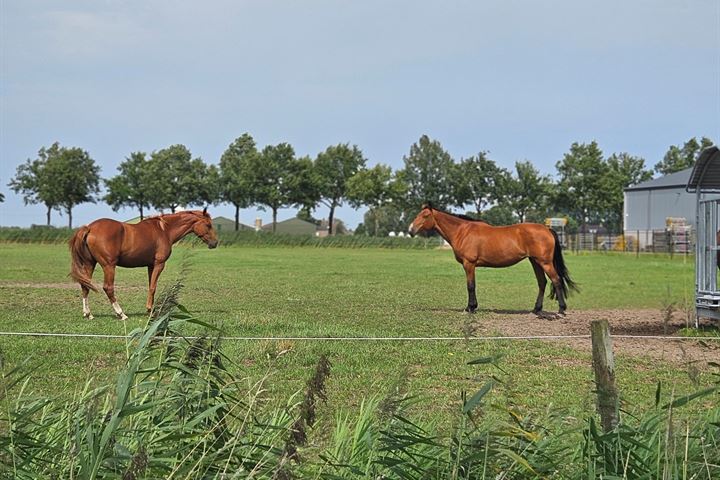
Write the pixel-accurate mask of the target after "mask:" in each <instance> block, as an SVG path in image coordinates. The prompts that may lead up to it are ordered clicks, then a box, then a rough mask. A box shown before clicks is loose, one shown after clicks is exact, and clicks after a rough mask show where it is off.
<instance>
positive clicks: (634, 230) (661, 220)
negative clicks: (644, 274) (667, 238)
mask: <svg viewBox="0 0 720 480" xmlns="http://www.w3.org/2000/svg"><path fill="white" fill-rule="evenodd" d="M692 171H693V169H692V168H688V169H685V170H681V171H679V172H676V173H671V174H670V175H665V176H664V177H660V178H654V179H652V180H648V181H647V182H643V183H639V184H637V185H633V186H632V187H628V188H626V189H625V191H624V197H625V201H624V212H623V214H624V215H623V216H624V222H623V230H624V232H623V233H624V234H625V236H626V237H630V238H635V239H637V240H639V242H640V248H642V249H645V248H649V247H650V246H652V245H653V243H654V242H656V241H657V240H658V238H659V237H662V235H660V236H659V235H658V233H662V232H665V231H666V230H667V228H668V219H671V218H672V219H681V218H684V219H685V221H686V222H685V223H686V224H687V225H689V226H690V227H693V229H694V225H695V196H694V195H691V194H690V193H688V192H687V191H686V190H685V187H686V186H687V184H688V180H689V179H690V175H691V173H692ZM663 238H664V237H663Z"/></svg>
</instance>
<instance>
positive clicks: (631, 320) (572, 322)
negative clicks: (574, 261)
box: [472, 310, 720, 367]
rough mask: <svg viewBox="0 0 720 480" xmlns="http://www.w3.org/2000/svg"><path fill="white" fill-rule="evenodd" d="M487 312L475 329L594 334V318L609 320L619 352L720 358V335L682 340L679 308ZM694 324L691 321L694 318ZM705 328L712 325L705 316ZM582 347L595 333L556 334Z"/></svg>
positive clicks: (701, 362) (685, 359)
mask: <svg viewBox="0 0 720 480" xmlns="http://www.w3.org/2000/svg"><path fill="white" fill-rule="evenodd" d="M485 313H488V315H483V317H482V318H481V319H480V318H478V319H477V320H474V321H473V323H472V327H473V334H474V335H476V336H479V335H488V334H500V335H508V336H523V335H589V334H590V322H592V321H593V320H607V321H608V322H609V323H610V333H611V335H614V337H613V349H614V351H615V352H616V353H617V354H619V355H623V354H625V355H633V356H645V357H649V358H652V359H658V360H666V361H670V362H673V363H689V362H693V363H697V365H698V367H701V366H707V362H710V361H713V362H718V363H720V339H718V340H707V341H702V340H681V338H684V337H680V336H679V335H678V334H677V332H678V331H679V330H680V329H682V328H685V327H686V326H687V323H688V321H687V318H686V316H685V314H684V312H675V313H674V314H673V315H672V317H671V318H670V319H669V321H667V322H666V321H665V320H664V316H665V315H664V313H663V312H661V311H660V310H580V311H568V312H567V315H565V316H560V315H557V314H554V313H549V312H544V313H542V314H541V315H540V316H538V315H535V314H533V313H531V312H527V311H513V310H491V311H486V312H485ZM691 325H692V322H691ZM700 325H701V328H703V327H705V328H708V327H710V326H711V322H710V321H705V320H703V321H702V322H701V324H700ZM617 335H632V336H637V337H642V336H657V335H660V336H672V337H677V338H678V340H666V339H652V338H622V337H617ZM556 341H558V342H561V343H563V344H565V345H568V346H571V347H573V348H576V349H579V350H585V351H588V352H590V351H591V346H590V339H589V338H579V339H567V340H556Z"/></svg>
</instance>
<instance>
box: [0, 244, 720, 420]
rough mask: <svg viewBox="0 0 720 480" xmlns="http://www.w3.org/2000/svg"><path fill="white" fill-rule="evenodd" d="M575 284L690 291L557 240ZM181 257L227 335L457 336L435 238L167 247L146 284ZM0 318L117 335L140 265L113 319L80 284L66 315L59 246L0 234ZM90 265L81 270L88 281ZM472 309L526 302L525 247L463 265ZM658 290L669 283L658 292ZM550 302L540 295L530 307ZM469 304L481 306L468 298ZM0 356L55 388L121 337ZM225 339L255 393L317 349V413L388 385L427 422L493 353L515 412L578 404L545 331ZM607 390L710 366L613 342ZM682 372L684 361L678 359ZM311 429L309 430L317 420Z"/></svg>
mask: <svg viewBox="0 0 720 480" xmlns="http://www.w3.org/2000/svg"><path fill="white" fill-rule="evenodd" d="M566 261H567V264H568V266H569V269H570V272H571V275H572V276H573V279H575V280H576V281H577V282H578V283H579V284H580V285H581V287H582V292H581V293H580V294H578V295H574V296H572V297H570V299H569V302H568V304H569V308H570V310H572V309H634V308H649V309H658V310H659V309H661V308H662V307H663V305H665V304H667V303H668V301H675V302H678V304H682V303H683V302H687V301H689V300H690V299H691V298H692V292H693V282H694V276H693V265H692V260H691V259H688V260H687V261H685V260H684V259H683V258H681V257H680V258H675V259H672V260H671V259H669V258H667V257H665V256H657V257H655V256H641V257H640V258H636V257H634V256H627V255H615V254H604V255H603V254H580V255H572V254H567V258H566ZM182 264H187V265H189V272H188V273H187V275H186V278H185V281H184V283H185V287H184V289H183V293H182V298H181V300H182V303H183V304H184V305H185V306H186V307H187V308H188V309H189V310H190V311H191V312H192V313H193V314H195V315H196V316H197V317H198V318H199V319H200V320H203V321H205V322H209V323H213V324H216V325H219V326H221V327H222V328H223V331H224V333H226V334H227V335H242V336H313V337H317V336H335V337H337V336H463V331H464V327H465V326H466V325H467V322H468V318H469V316H468V315H466V314H463V313H461V312H460V310H461V309H462V308H463V307H464V305H465V303H466V291H465V279H464V274H463V272H462V268H461V267H460V266H459V265H458V264H457V263H456V262H455V260H454V259H453V257H452V253H451V252H449V251H445V250H383V249H370V248H369V249H324V248H307V247H305V248H282V247H267V248H248V247H227V248H218V249H217V250H212V251H211V250H207V249H202V248H190V247H187V246H181V247H178V248H176V249H175V251H174V253H173V257H172V258H171V260H170V262H169V265H168V267H167V268H166V270H165V272H164V273H163V275H162V277H161V279H160V284H161V287H162V285H168V284H170V283H172V281H173V280H174V279H176V278H178V276H179V275H180V270H181V265H182ZM0 265H2V268H1V269H0V330H2V331H5V332H8V331H11V332H21V331H25V332H28V331H29V332H76V333H108V334H125V333H127V332H128V331H130V330H132V329H133V328H135V327H137V326H140V325H144V324H145V322H146V315H145V312H144V304H145V295H146V272H145V270H144V269H119V270H118V275H117V291H118V298H119V301H120V303H121V305H122V306H123V308H124V309H125V311H126V312H127V313H128V314H129V316H130V319H129V320H128V321H127V322H126V323H123V322H120V321H118V320H117V319H116V318H115V316H114V315H113V314H112V310H111V308H110V306H109V304H108V302H107V300H106V299H105V298H104V295H102V296H101V295H98V294H91V297H90V298H91V308H92V310H93V314H94V315H95V319H94V320H93V321H87V320H84V319H83V318H82V314H81V302H80V291H79V288H78V287H77V286H74V287H73V286H71V285H70V281H69V278H68V277H67V272H68V270H69V256H68V252H67V250H66V247H65V246H64V245H31V244H27V245H26V244H23V245H20V244H3V245H2V247H1V248H0ZM101 278H102V275H101V272H100V271H97V272H96V276H95V283H96V284H97V285H100V284H101ZM477 283H478V298H479V301H480V307H481V311H480V313H478V314H477V316H476V317H474V318H473V321H482V318H483V316H484V315H487V311H486V310H487V309H501V310H502V309H506V310H515V309H520V310H528V309H530V308H531V307H532V305H533V302H534V299H535V296H536V285H535V280H534V275H533V273H532V269H531V267H530V265H529V264H528V263H527V262H523V263H521V264H519V265H517V266H515V267H511V268H507V269H499V270H489V269H487V270H486V269H483V270H479V271H478V281H477ZM668 292H669V294H670V298H669V299H668ZM556 308H557V304H556V303H555V302H553V301H550V300H546V309H553V310H554V309H556ZM482 309H485V310H482ZM0 349H2V354H3V357H4V358H5V361H6V362H7V363H8V364H10V365H12V364H16V363H17V362H20V361H22V360H23V359H25V358H26V357H32V359H33V361H34V362H36V363H37V367H36V370H35V373H34V375H33V378H32V380H31V382H30V384H29V388H30V389H32V390H35V391H45V392H48V391H49V392H51V393H53V394H58V395H61V396H62V395H69V394H71V393H72V392H73V391H75V390H77V389H78V388H80V386H81V385H82V384H83V383H84V382H85V380H86V379H87V378H89V377H98V378H102V379H107V378H110V376H112V375H113V374H114V373H115V372H116V371H117V370H118V369H119V368H120V367H121V366H122V365H123V362H124V361H125V354H126V346H125V343H124V342H123V341H122V340H100V339H69V338H27V337H0ZM224 351H225V353H226V354H227V355H228V356H229V357H230V358H231V359H233V360H235V362H236V364H237V367H236V368H238V369H240V370H241V371H242V372H243V374H245V375H246V376H247V377H248V378H250V379H256V378H259V377H261V376H263V375H264V374H266V373H267V372H270V379H269V381H268V383H267V388H268V393H267V397H268V398H269V399H272V401H275V400H277V401H278V402H279V403H283V402H284V399H286V398H287V397H288V396H289V395H290V394H292V393H293V392H295V391H298V390H300V389H302V387H303V385H304V383H305V381H306V379H307V378H308V377H309V376H310V374H311V372H312V370H313V368H314V365H315V362H316V361H317V359H318V357H319V355H320V354H321V353H326V354H327V355H328V356H329V357H330V360H331V362H332V364H333V368H332V374H331V377H330V379H329V383H328V401H327V404H326V405H325V406H324V407H323V408H322V411H321V412H320V421H321V422H324V424H326V425H329V424H331V423H332V421H333V418H334V417H335V415H336V414H337V412H339V411H341V410H345V409H348V408H351V407H354V406H357V405H358V404H359V403H360V401H361V399H362V398H363V397H368V396H373V395H383V394H384V392H386V391H388V390H389V389H391V388H394V386H397V385H400V388H401V389H402V390H404V391H406V392H408V393H410V394H413V395H417V396H418V397H419V398H420V400H421V401H420V402H419V403H418V405H417V406H416V407H415V408H416V409H418V410H419V411H420V412H421V414H423V415H426V416H427V417H428V418H430V419H434V420H437V421H438V422H442V421H443V420H444V419H445V418H446V414H447V413H448V412H449V411H451V410H456V409H457V408H459V405H460V393H461V391H463V390H465V391H469V392H472V391H474V390H477V388H478V387H479V386H480V385H481V384H482V382H483V378H486V377H488V376H489V375H490V374H493V373H496V372H494V371H492V370H490V369H489V367H487V366H486V367H479V366H473V365H467V362H468V361H470V360H473V359H475V358H478V357H483V356H488V355H495V354H503V355H504V357H503V360H502V367H503V369H504V370H505V371H506V372H507V373H506V374H503V378H504V379H505V380H506V382H505V384H504V385H502V386H500V387H499V388H498V389H497V391H496V392H495V395H496V398H498V399H499V400H509V401H511V402H512V403H513V404H515V405H518V407H519V408H521V409H523V410H524V411H527V412H530V413H533V414H537V415H544V414H545V413H546V412H548V411H550V410H554V409H560V410H562V411H563V412H565V414H566V415H567V416H569V417H570V418H581V417H583V416H587V415H589V414H591V413H592V412H593V411H594V406H593V405H594V397H593V394H592V390H593V382H592V374H591V368H590V357H589V355H588V354H587V353H584V352H580V351H578V350H574V349H572V348H569V347H567V346H562V345H559V344H555V343H550V342H542V341H513V342H510V341H498V342H492V343H490V342H487V343H480V342H465V341H455V342H417V341H407V342H373V343H370V342H327V341H324V342H317V341H316V342H310V341H282V342H277V341H235V342H226V343H225V345H224ZM617 369H618V380H619V383H620V386H621V394H622V396H623V399H624V401H625V402H626V405H627V407H628V408H629V409H631V410H632V409H633V408H637V407H641V406H647V405H651V404H652V403H653V401H654V393H655V388H656V385H657V382H658V381H662V382H663V384H664V385H665V387H664V390H663V391H664V395H670V392H672V391H673V390H674V391H675V395H676V396H677V395H680V394H683V393H687V392H690V391H693V390H694V389H696V388H698V387H701V386H703V385H707V384H708V383H709V382H710V381H711V378H710V374H709V373H707V372H700V373H699V374H697V373H695V374H689V372H688V371H687V370H686V369H685V368H684V367H683V366H682V365H677V364H668V363H663V362H658V361H657V360H656V359H652V358H645V357H642V356H640V357H637V356H634V357H624V356H622V355H620V356H619V358H618V362H617ZM690 373H692V372H690ZM318 431H323V429H322V428H320V429H318Z"/></svg>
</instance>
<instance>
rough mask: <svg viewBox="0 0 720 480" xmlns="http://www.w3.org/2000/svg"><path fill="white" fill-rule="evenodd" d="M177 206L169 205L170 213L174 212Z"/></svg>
mask: <svg viewBox="0 0 720 480" xmlns="http://www.w3.org/2000/svg"><path fill="white" fill-rule="evenodd" d="M176 208H177V205H172V206H171V207H170V213H175V209H176Z"/></svg>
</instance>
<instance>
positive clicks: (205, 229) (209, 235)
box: [192, 208, 218, 248]
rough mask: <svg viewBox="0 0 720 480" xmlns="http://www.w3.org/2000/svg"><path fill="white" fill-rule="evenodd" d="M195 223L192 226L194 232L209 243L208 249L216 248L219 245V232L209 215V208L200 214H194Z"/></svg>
mask: <svg viewBox="0 0 720 480" xmlns="http://www.w3.org/2000/svg"><path fill="white" fill-rule="evenodd" d="M193 213H194V214H195V221H194V223H193V226H192V232H193V233H194V234H195V235H197V236H198V238H200V240H202V241H203V242H205V243H207V246H208V248H215V247H217V245H218V238H217V232H216V231H215V229H214V228H213V223H212V218H210V214H209V213H207V208H206V209H204V210H203V211H202V213H200V212H193Z"/></svg>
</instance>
